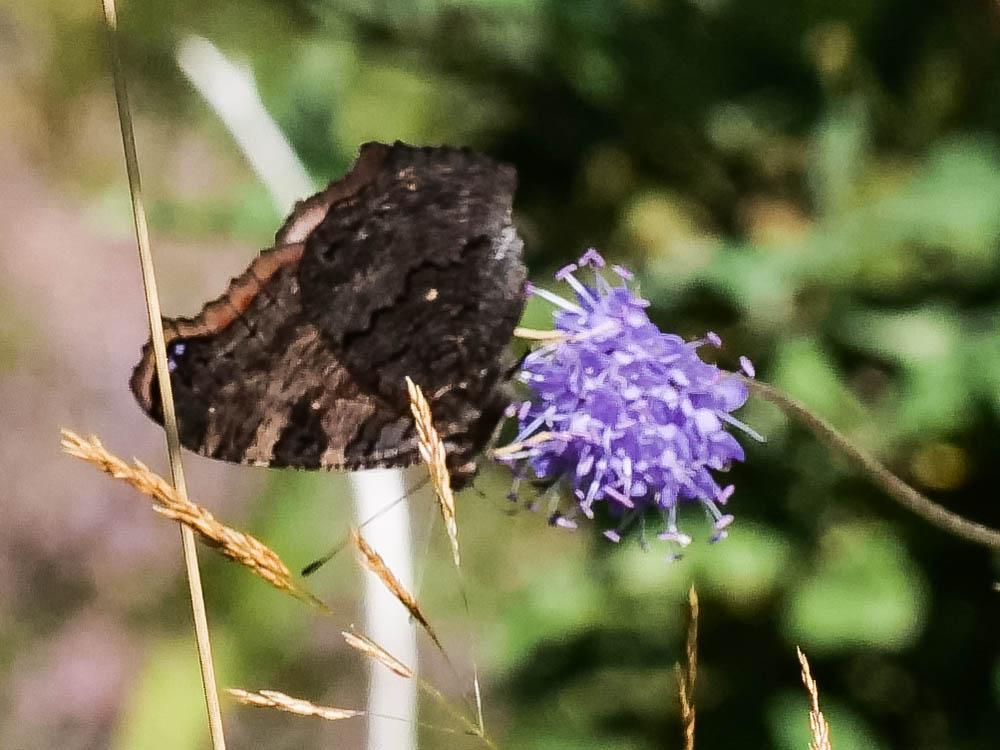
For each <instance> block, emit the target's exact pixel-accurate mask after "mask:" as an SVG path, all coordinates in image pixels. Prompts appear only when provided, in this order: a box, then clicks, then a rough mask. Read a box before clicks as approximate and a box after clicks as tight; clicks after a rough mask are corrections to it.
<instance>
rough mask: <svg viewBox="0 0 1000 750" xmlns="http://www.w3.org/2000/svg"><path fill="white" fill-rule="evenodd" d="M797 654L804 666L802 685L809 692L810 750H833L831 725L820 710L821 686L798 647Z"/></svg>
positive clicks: (796, 648)
mask: <svg viewBox="0 0 1000 750" xmlns="http://www.w3.org/2000/svg"><path fill="white" fill-rule="evenodd" d="M795 653H796V654H798V656H799V664H800V665H801V666H802V684H803V685H805V686H806V690H808V691H809V729H810V731H811V732H812V739H811V740H810V742H809V750H833V745H832V744H831V742H830V725H829V724H827V723H826V717H825V716H823V712H822V711H820V710H819V686H818V685H817V684H816V680H814V679H813V676H812V672H811V671H810V670H809V661H808V659H806V655H805V654H804V653H802V649H800V648H799V647H798V646H796V647H795Z"/></svg>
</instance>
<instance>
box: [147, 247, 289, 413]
mask: <svg viewBox="0 0 1000 750" xmlns="http://www.w3.org/2000/svg"><path fill="white" fill-rule="evenodd" d="M303 247H304V246H303V244H302V243H301V242H297V243H295V244H292V245H282V246H281V247H274V248H270V249H268V250H264V251H263V252H262V253H261V254H260V255H258V256H257V257H256V258H255V259H254V261H253V263H251V264H250V267H249V268H248V269H247V270H246V271H244V272H243V273H242V274H241V275H240V276H238V277H236V278H234V279H233V280H232V281H231V282H229V288H228V289H226V291H225V292H224V293H223V294H222V295H220V296H219V297H218V298H216V299H214V300H212V301H211V302H209V303H208V304H207V305H205V307H204V308H203V309H202V311H201V312H200V313H199V314H198V315H197V316H196V317H194V318H164V320H163V337H164V340H165V341H166V343H167V345H168V346H169V345H170V342H171V341H173V340H175V339H178V338H191V337H194V336H204V335H208V334H212V333H217V332H219V331H221V330H223V329H224V328H226V327H227V326H229V325H230V324H232V323H233V321H235V320H236V319H237V318H239V317H240V316H241V315H242V314H243V313H244V312H246V310H247V309H248V308H249V307H250V304H251V303H252V302H253V300H254V297H256V296H257V294H259V293H260V291H261V288H262V287H263V285H264V284H265V283H267V281H268V280H269V279H270V278H271V277H272V276H274V274H276V273H277V272H278V271H279V270H281V269H282V268H285V267H286V266H294V265H297V264H298V262H299V260H300V259H301V258H302V251H303ZM155 376H156V364H155V362H154V360H153V346H152V343H151V342H148V341H147V342H146V344H145V346H143V347H142V358H141V359H140V360H139V364H137V365H136V366H135V370H133V371H132V378H131V379H130V380H129V386H130V387H131V388H132V393H133V394H135V397H136V399H137V400H138V401H139V404H140V406H142V408H143V410H144V411H146V412H147V413H150V412H151V410H152V406H153V398H152V385H153V379H154V377H155Z"/></svg>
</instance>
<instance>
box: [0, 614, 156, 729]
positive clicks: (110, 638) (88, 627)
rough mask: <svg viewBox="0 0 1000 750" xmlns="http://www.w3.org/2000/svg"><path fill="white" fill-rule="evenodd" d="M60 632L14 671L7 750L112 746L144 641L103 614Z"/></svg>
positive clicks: (24, 654)
mask: <svg viewBox="0 0 1000 750" xmlns="http://www.w3.org/2000/svg"><path fill="white" fill-rule="evenodd" d="M53 626H54V631H53V632H52V633H50V634H48V637H47V638H45V639H38V640H36V641H35V642H34V643H33V645H32V646H31V647H30V648H27V649H25V650H23V651H21V652H19V653H18V654H17V655H16V657H15V658H14V659H13V662H12V664H11V665H10V672H9V675H8V677H7V681H8V689H9V690H10V692H11V694H12V699H11V701H10V703H9V709H8V710H9V715H8V718H7V722H6V725H5V726H4V727H3V729H2V730H0V731H2V732H3V735H0V736H3V737H4V739H5V742H4V747H12V748H19V747H24V748H28V747H59V748H70V749H73V748H90V747H102V746H107V745H108V743H109V740H110V738H111V736H112V735H113V733H114V731H115V727H116V724H117V721H118V715H119V711H120V705H121V704H122V702H124V701H125V700H126V699H127V697H128V690H129V686H130V683H131V680H132V677H133V675H134V673H135V671H136V668H137V666H138V657H139V654H140V649H139V646H138V644H137V642H136V641H137V639H136V637H135V636H134V635H133V634H131V633H129V631H128V629H127V628H126V627H125V626H124V625H123V623H121V622H118V621H116V619H115V617H114V616H113V615H111V614H109V613H107V612H101V611H99V610H98V609H96V608H87V609H81V610H80V611H79V612H78V613H76V614H75V616H73V617H72V618H70V619H68V620H66V621H64V622H60V623H53Z"/></svg>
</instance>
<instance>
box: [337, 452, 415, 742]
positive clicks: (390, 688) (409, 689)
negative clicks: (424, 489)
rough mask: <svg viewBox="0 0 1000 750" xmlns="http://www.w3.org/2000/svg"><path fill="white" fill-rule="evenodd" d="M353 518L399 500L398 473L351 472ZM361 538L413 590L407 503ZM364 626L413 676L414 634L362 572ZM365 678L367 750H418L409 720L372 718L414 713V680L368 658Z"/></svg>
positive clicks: (388, 595)
mask: <svg viewBox="0 0 1000 750" xmlns="http://www.w3.org/2000/svg"><path fill="white" fill-rule="evenodd" d="M351 487H352V489H353V495H354V507H355V516H356V517H357V518H359V519H362V520H363V519H365V518H367V517H368V516H370V515H371V514H372V513H373V512H374V511H375V510H377V509H378V508H380V507H382V506H384V505H385V504H386V503H388V502H391V501H392V500H394V499H396V498H397V497H402V496H403V495H404V494H405V492H406V490H405V488H404V487H403V481H402V473H401V472H399V471H394V470H393V471H390V470H385V469H375V470H372V471H358V472H354V473H353V474H351ZM364 535H365V539H366V540H367V541H368V542H369V544H371V545H372V547H374V548H375V549H376V550H377V551H378V553H379V554H380V555H381V556H382V559H383V560H385V563H386V565H387V566H388V567H389V569H390V570H391V571H392V572H393V573H395V574H396V577H397V578H398V579H399V581H400V583H402V584H403V586H404V587H405V588H406V589H408V590H410V591H412V590H413V551H412V549H411V532H410V511H409V506H408V505H407V503H405V502H403V503H399V504H398V505H396V507H395V508H393V509H392V511H390V512H389V513H386V514H385V515H383V516H380V517H379V518H377V519H375V520H374V521H372V522H371V523H369V524H368V525H367V526H365V529H364ZM364 578H365V583H364V598H365V605H364V606H365V611H364V626H363V627H362V632H364V633H366V634H367V635H368V636H369V637H370V638H372V639H373V640H374V641H375V642H376V643H378V644H380V645H381V646H383V647H385V649H386V650H387V651H388V652H389V653H390V654H392V655H393V656H395V657H397V658H398V659H399V660H400V661H402V662H403V663H404V664H406V665H407V666H409V667H411V668H412V669H413V670H414V672H416V667H417V633H416V630H415V628H414V625H413V623H412V622H410V618H408V617H407V616H406V613H405V612H404V611H403V609H402V607H401V606H400V604H399V602H398V601H397V600H396V597H394V596H393V595H392V594H391V593H389V591H388V589H386V587H385V586H384V585H383V584H382V583H381V581H379V580H378V577H377V576H375V574H374V573H370V572H369V571H367V570H366V571H364ZM369 664H371V668H370V670H369V677H368V680H369V681H368V710H369V711H370V712H371V713H370V714H369V716H368V741H367V745H366V746H367V748H368V750H387V749H388V748H391V749H392V750H411V749H412V748H415V747H416V746H417V727H416V724H415V723H414V722H413V721H409V722H403V721H395V720H393V719H385V718H379V717H378V716H373V715H371V714H382V715H389V716H402V717H407V718H409V719H415V718H416V715H417V691H416V686H417V683H416V680H413V679H411V680H404V679H402V678H401V677H398V676H397V675H394V674H393V673H392V672H390V671H389V670H387V669H385V668H384V667H382V666H381V665H380V664H377V663H375V661H374V660H369Z"/></svg>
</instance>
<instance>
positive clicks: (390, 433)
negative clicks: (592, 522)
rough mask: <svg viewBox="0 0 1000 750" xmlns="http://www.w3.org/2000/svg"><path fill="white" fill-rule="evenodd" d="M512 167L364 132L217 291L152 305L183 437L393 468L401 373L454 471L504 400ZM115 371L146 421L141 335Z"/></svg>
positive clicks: (228, 449)
mask: <svg viewBox="0 0 1000 750" xmlns="http://www.w3.org/2000/svg"><path fill="white" fill-rule="evenodd" d="M515 181H516V175H515V172H514V169H513V168H512V167H509V166H507V165H503V164H498V163H496V162H494V161H492V160H490V159H488V158H486V157H485V156H482V155H480V154H477V153H474V152H472V151H469V150H464V149H453V148H443V147H442V148H414V147H411V146H407V145H405V144H401V143H396V144H394V145H392V146H387V145H383V144H379V143H368V144H365V145H364V146H362V147H361V153H360V155H359V157H358V160H357V162H356V163H355V164H354V167H353V168H352V169H351V171H350V172H348V173H347V174H346V175H345V176H344V177H343V178H342V179H340V180H338V181H336V182H333V183H331V184H330V186H329V187H327V188H326V190H324V191H323V192H321V193H318V194H317V195H314V196H313V197H311V198H309V199H308V200H305V201H302V202H300V203H298V204H297V205H296V207H295V210H294V212H293V213H292V215H291V216H290V217H289V218H288V219H287V221H286V222H285V224H284V225H283V226H282V227H281V229H280V230H279V231H278V233H277V235H276V237H275V244H274V247H272V248H271V249H269V250H265V251H263V252H262V253H261V254H260V255H259V256H258V257H257V258H256V259H255V260H254V262H253V263H252V264H251V265H250V268H249V269H247V271H246V272H245V273H244V274H243V275H241V276H239V277H238V278H236V279H234V280H233V281H232V282H231V283H230V285H229V288H228V290H226V292H225V293H224V294H223V295H222V296H221V297H219V298H218V299H216V300H214V301H212V302H209V303H208V304H207V305H205V307H204V309H203V310H202V311H201V313H200V314H199V315H198V316H197V317H195V318H178V319H169V320H165V321H164V330H165V334H166V341H167V354H168V361H169V367H170V375H171V383H172V385H173V391H174V399H175V401H176V404H177V417H178V427H179V431H180V440H181V443H182V445H184V446H185V447H186V448H189V449H191V450H193V451H196V452H198V453H201V454H202V455H205V456H209V457H211V458H217V459H221V460H223V461H232V462H236V463H244V464H254V465H258V466H289V467H298V468H307V469H316V468H336V469H361V468H371V467H380V466H382V467H385V466H406V465H409V464H412V463H415V462H416V461H418V460H419V454H418V448H417V440H416V434H415V429H414V424H413V420H412V418H411V416H410V411H409V401H408V397H407V392H406V386H405V381H404V378H405V377H406V376H409V377H410V378H412V379H413V380H414V381H415V382H416V383H417V384H418V385H420V386H421V388H422V389H423V391H424V393H425V394H426V395H427V398H428V400H429V402H430V405H431V409H432V411H433V414H434V419H435V426H436V427H437V429H438V431H439V432H440V434H441V437H442V438H443V439H444V441H445V445H446V448H447V449H448V454H449V468H451V470H452V474H453V481H454V483H455V485H456V486H457V487H461V486H462V485H464V484H466V483H467V482H468V481H469V480H470V479H471V477H472V476H473V474H474V473H475V468H476V466H475V461H474V457H475V455H476V454H477V453H478V452H480V451H481V450H482V449H483V447H484V446H485V445H486V443H487V442H488V441H489V439H490V436H491V435H492V433H493V431H494V429H495V427H496V425H497V423H498V422H499V420H500V418H501V416H502V412H503V409H504V407H505V405H506V400H507V398H506V395H505V388H504V386H505V383H506V367H505V365H504V363H503V354H504V349H505V347H506V345H507V343H508V342H509V340H510V338H511V335H512V333H513V329H514V326H515V324H516V323H517V320H518V319H519V317H520V315H521V311H522V308H523V306H524V294H523V287H524V281H525V268H524V265H523V264H522V261H521V250H522V243H521V240H520V238H519V237H518V235H517V231H516V230H515V228H514V226H513V224H512V223H511V202H512V200H513V194H514V187H515ZM131 387H132V392H133V393H134V394H135V396H136V398H137V399H138V401H139V404H140V405H141V406H142V408H143V410H144V411H145V412H146V413H147V414H149V415H150V416H151V417H152V418H153V419H155V420H157V421H162V418H163V417H162V406H161V402H160V393H159V387H158V386H157V383H156V377H155V365H154V361H153V354H152V347H151V345H150V344H149V343H147V344H146V346H145V347H144V348H143V351H142V359H141V360H140V361H139V364H138V365H137V366H136V368H135V371H134V372H133V374H132V379H131Z"/></svg>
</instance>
